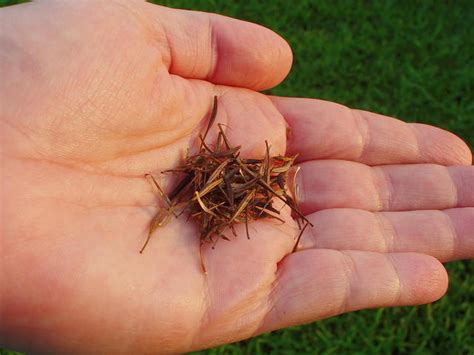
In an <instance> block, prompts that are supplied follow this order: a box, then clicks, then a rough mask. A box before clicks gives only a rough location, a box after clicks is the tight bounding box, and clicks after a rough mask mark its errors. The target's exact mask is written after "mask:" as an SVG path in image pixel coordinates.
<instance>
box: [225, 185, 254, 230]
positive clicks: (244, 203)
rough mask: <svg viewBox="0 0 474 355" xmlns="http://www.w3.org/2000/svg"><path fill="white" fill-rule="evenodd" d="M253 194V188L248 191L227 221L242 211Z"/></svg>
mask: <svg viewBox="0 0 474 355" xmlns="http://www.w3.org/2000/svg"><path fill="white" fill-rule="evenodd" d="M254 196H255V190H252V191H250V192H249V193H248V194H247V196H245V198H244V199H243V200H242V201H241V202H240V204H239V206H238V207H237V209H236V210H235V212H234V215H233V216H232V217H231V218H230V221H229V223H231V222H233V221H234V219H235V218H236V217H237V216H238V215H240V214H241V213H242V211H243V210H244V209H245V208H246V207H247V205H248V203H249V202H250V200H251V199H252V198H253V197H254Z"/></svg>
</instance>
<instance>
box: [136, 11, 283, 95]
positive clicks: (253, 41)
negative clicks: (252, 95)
mask: <svg viewBox="0 0 474 355" xmlns="http://www.w3.org/2000/svg"><path fill="white" fill-rule="evenodd" d="M143 11H144V12H145V13H146V14H147V16H148V19H151V23H152V24H154V25H153V27H154V29H155V30H154V31H155V33H156V35H159V34H161V36H162V37H163V36H164V37H165V38H162V40H164V41H165V47H167V48H165V52H166V50H167V53H165V55H164V58H163V60H164V62H165V64H166V65H167V66H168V68H169V72H170V73H171V74H176V75H179V76H181V77H184V78H188V79H204V80H208V81H210V82H212V83H214V84H221V85H229V86H239V87H244V88H248V89H252V90H264V89H269V88H271V87H273V86H275V85H277V84H278V83H280V82H281V81H282V80H283V79H284V78H285V77H286V75H287V74H288V72H289V70H290V68H291V63H292V53H291V49H290V47H289V45H288V43H287V42H286V41H285V40H284V39H283V38H281V37H280V36H279V35H277V34H276V33H275V32H273V31H271V30H269V29H267V28H265V27H262V26H260V25H256V24H253V23H249V22H245V21H240V20H236V19H233V18H230V17H226V16H221V15H216V14H210V13H205V12H196V11H186V10H178V9H171V8H166V7H162V6H157V5H153V4H149V3H146V5H145V6H144V7H143Z"/></svg>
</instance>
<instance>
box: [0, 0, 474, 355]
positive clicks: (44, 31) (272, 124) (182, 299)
mask: <svg viewBox="0 0 474 355" xmlns="http://www.w3.org/2000/svg"><path fill="white" fill-rule="evenodd" d="M33 12H34V15H33ZM0 16H1V21H2V23H3V24H4V26H5V28H6V29H7V31H4V32H5V33H7V34H8V35H7V36H6V38H5V39H3V42H2V44H1V47H2V48H1V49H0V50H2V58H3V59H2V78H4V79H3V80H2V82H0V90H1V94H2V97H3V99H2V100H4V101H3V102H4V103H7V104H2V107H1V117H0V118H1V123H2V126H3V127H2V188H3V190H2V201H3V202H2V209H3V210H2V221H4V222H3V223H2V251H1V253H2V270H1V274H0V276H1V283H2V289H1V293H0V295H1V298H0V300H1V303H0V315H1V317H2V319H3V322H1V323H0V333H1V334H2V337H3V339H2V340H3V342H6V343H7V344H13V345H17V346H23V347H29V348H32V349H34V350H37V351H38V350H41V349H43V350H52V349H54V350H56V351H60V352H66V351H67V352H70V351H78V352H81V351H86V350H91V349H94V350H96V351H97V350H99V351H102V352H110V351H114V352H115V351H121V352H132V351H133V352H137V351H140V352H150V351H187V350H192V349H198V348H203V347H210V346H212V345H217V344H222V343H227V342H231V341H236V340H239V339H244V338H247V337H250V336H253V335H256V334H259V333H261V332H265V331H270V330H273V329H277V328H281V327H285V326H289V325H293V324H300V323H304V322H309V321H313V320H316V319H320V318H323V317H328V316H331V315H336V314H340V313H343V312H347V311H352V310H356V309H361V308H368V307H379V306H393V305H408V304H419V303H425V302H430V301H433V300H435V299H437V298H439V297H440V296H441V295H442V294H443V293H444V292H445V289H446V285H447V279H446V274H445V270H444V268H443V267H442V265H441V264H440V263H439V262H438V261H437V260H436V259H434V258H433V257H431V256H427V255H424V254H428V255H432V256H434V257H436V258H438V259H439V260H441V261H447V260H454V259H458V258H470V257H472V256H473V254H474V242H473V241H472V240H473V238H472V235H473V231H474V222H473V221H474V218H473V217H474V208H473V207H474V192H473V191H474V189H473V184H474V183H473V180H474V171H473V169H472V166H468V165H469V164H470V163H471V159H472V157H471V153H470V152H469V150H468V148H467V147H466V146H465V144H464V143H462V141H460V140H459V139H458V138H456V137H455V136H453V135H451V134H450V133H447V132H444V131H442V130H439V129H437V128H434V127H429V126H424V125H408V124H405V123H403V122H400V121H397V120H394V119H390V118H387V117H383V116H379V115H375V114H371V113H367V112H362V111H351V110H349V109H347V108H345V107H343V106H340V105H337V104H333V103H328V102H323V101H318V100H307V99H293V98H279V97H267V96H265V95H262V94H260V93H258V92H257V90H262V89H266V88H269V87H272V86H274V85H276V84H277V83H278V82H279V81H281V80H282V79H283V78H284V76H285V75H286V74H287V72H288V70H289V68H290V66H291V52H290V50H289V48H288V46H287V45H286V43H285V42H284V41H283V40H281V39H280V38H279V37H278V36H277V35H275V34H273V33H272V32H270V31H269V30H266V29H264V28H261V27H259V26H256V25H252V24H248V23H243V22H240V21H236V20H232V19H229V18H225V17H220V16H217V15H209V14H203V13H194V12H187V11H178V10H172V9H167V8H163V7H158V6H154V5H150V4H146V3H141V2H136V3H135V2H133V3H132V2H128V1H127V2H125V1H114V2H111V1H107V2H94V3H88V2H76V3H61V2H55V3H43V2H39V3H34V4H28V5H22V6H18V7H13V8H10V9H5V10H2V13H0ZM13 27H15V30H11V29H12V28H13ZM214 95H216V96H218V98H219V112H218V116H217V122H221V123H224V124H225V127H227V128H226V129H227V133H226V134H227V136H228V137H229V140H230V141H231V143H233V144H234V145H237V144H240V145H242V155H245V156H249V157H259V156H262V155H263V154H264V151H265V144H264V141H265V140H268V141H269V142H270V144H271V149H272V150H271V152H272V154H274V155H277V154H283V153H286V154H296V153H299V154H300V155H299V165H300V166H301V171H300V173H299V174H298V175H297V179H296V183H297V186H298V188H297V190H298V192H299V193H298V195H299V198H298V199H299V202H300V206H301V209H302V210H303V212H304V213H305V214H307V216H308V218H309V220H310V221H312V222H313V224H314V228H313V229H308V230H307V231H306V233H305V234H304V235H303V237H302V240H301V243H300V245H299V250H298V251H297V252H296V253H291V251H292V248H293V246H294V243H295V237H296V236H297V234H298V229H297V227H296V225H295V223H294V222H293V221H292V219H291V217H290V214H289V211H287V210H285V209H284V210H283V211H282V213H283V216H284V218H285V219H286V221H287V223H285V224H283V225H282V224H280V223H275V222H273V221H266V220H265V221H257V222H252V223H251V224H250V236H251V239H250V240H247V238H246V237H245V227H242V226H238V227H237V233H238V236H237V237H236V238H233V237H231V241H229V242H227V241H222V242H219V243H218V244H217V245H216V248H215V249H211V248H210V246H209V245H205V247H204V248H203V257H204V260H205V264H206V268H207V270H208V273H207V275H206V274H204V273H203V272H202V270H201V266H200V259H199V243H200V242H199V233H198V227H197V226H196V225H195V224H194V223H193V222H188V221H187V220H186V218H183V217H181V218H178V219H172V220H171V222H170V223H168V224H167V225H165V226H163V227H160V228H159V229H157V230H156V232H155V233H154V235H153V236H152V239H151V241H150V243H149V245H148V246H147V248H146V249H145V251H144V253H143V254H140V253H139V250H140V248H141V246H142V244H143V242H144V241H145V238H146V235H147V229H148V226H149V223H150V221H151V219H152V217H153V215H154V214H155V213H156V211H157V209H158V208H159V206H160V203H161V201H160V198H159V196H158V195H157V193H156V191H154V189H153V186H152V185H151V184H150V183H149V181H147V180H146V179H145V178H144V174H145V173H152V174H155V175H156V176H157V178H158V179H159V181H160V183H161V184H162V185H163V186H164V187H165V189H169V188H170V187H171V186H172V185H173V183H174V181H172V179H171V178H170V177H169V176H164V175H161V174H160V172H161V171H162V170H165V169H169V168H172V167H174V166H176V165H178V164H179V163H180V162H181V161H182V159H183V157H184V156H185V154H186V152H187V149H188V148H190V149H191V150H192V149H193V147H195V144H196V143H197V140H196V137H197V135H198V133H199V132H200V131H201V130H202V129H203V127H205V125H206V123H207V118H208V116H209V111H210V109H211V105H212V97H213V96H214ZM212 136H215V131H213V130H211V134H210V137H211V139H212ZM408 164H409V165H408ZM451 165H456V166H451ZM463 165H464V166H463ZM447 166H451V167H447ZM231 235H232V233H231ZM406 252H419V253H424V254H416V253H406Z"/></svg>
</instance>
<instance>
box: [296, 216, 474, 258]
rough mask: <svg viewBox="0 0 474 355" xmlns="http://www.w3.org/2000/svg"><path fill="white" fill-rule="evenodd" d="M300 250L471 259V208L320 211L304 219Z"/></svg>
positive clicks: (473, 231)
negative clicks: (306, 224)
mask: <svg viewBox="0 0 474 355" xmlns="http://www.w3.org/2000/svg"><path fill="white" fill-rule="evenodd" d="M307 217H308V219H309V221H310V222H312V223H313V224H314V228H308V229H306V233H305V234H304V235H303V236H302V238H301V241H300V243H299V249H301V250H304V249H309V248H318V249H336V250H361V251H373V252H381V253H392V252H395V253H400V252H416V253H423V254H428V255H431V256H433V257H435V258H437V259H438V260H440V261H442V262H446V261H452V260H457V259H469V258H474V208H472V207H471V208H454V209H450V210H444V211H411V212H379V213H372V212H368V211H363V210H356V209H331V210H323V211H319V212H316V213H313V214H311V215H309V216H307Z"/></svg>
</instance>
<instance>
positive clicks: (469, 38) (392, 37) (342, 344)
mask: <svg viewBox="0 0 474 355" xmlns="http://www.w3.org/2000/svg"><path fill="white" fill-rule="evenodd" d="M7 3H12V2H11V1H5V0H0V5H6V4H7ZM159 3H161V4H165V5H169V6H173V7H182V8H187V9H197V10H201V11H211V12H217V13H221V14H224V15H228V16H232V17H236V18H240V19H244V20H248V21H252V22H257V23H259V24H262V25H264V26H267V27H269V28H271V29H273V30H275V31H276V32H278V33H280V34H281V35H282V36H283V37H285V38H286V39H287V40H288V41H289V43H290V44H291V46H292V48H293V51H294V57H295V61H294V66H293V69H292V72H291V74H290V75H289V77H288V78H287V79H286V80H285V82H283V83H282V84H281V85H280V86H279V87H277V88H275V89H272V90H271V93H272V94H277V95H285V96H305V97H317V98H323V99H326V100H331V101H336V102H340V103H343V104H345V105H348V106H351V107H357V108H361V109H366V110H370V111H375V112H379V113H383V114H386V115H390V116H395V117H400V118H403V119H404V120H406V121H417V122H424V123H428V124H433V125H436V126H440V127H443V128H446V129H448V130H450V131H452V132H454V133H456V134H457V135H459V136H461V137H462V138H464V139H465V140H466V141H467V142H468V143H469V144H470V146H471V148H472V147H473V146H474V92H473V84H474V30H473V26H472V24H473V23H474V6H473V3H472V1H470V0H467V1H457V2H456V3H455V5H454V2H453V3H451V4H450V5H449V4H448V2H441V1H389V0H385V1H378V2H377V3H375V4H371V5H369V2H363V1H349V0H338V1H331V0H324V1H322V0H320V1H313V0H310V1H303V0H299V1H297V2H290V1H287V0H272V1H270V0H269V1H225V0H223V1H217V0H214V1H213V0H182V1H159ZM447 267H448V271H449V274H450V288H449V291H448V294H447V296H445V297H444V298H443V299H442V300H440V301H438V302H436V303H434V304H431V305H426V306H419V307H400V308H391V309H378V310H367V311H361V312H356V313H351V314H346V315H343V316H340V317H336V318H332V319H327V320H323V321H319V322H316V323H313V324H310V325H306V326H300V327H294V328H290V329H285V330H281V331H277V332H274V333H271V334H265V335H262V336H259V337H257V338H254V339H250V340H248V341H244V342H240V343H236V344H231V345H226V346H222V347H219V348H216V349H212V350H208V351H206V352H202V353H209V354H241V353H246V354H254V353H255V354H264V353H265V354H267V353H275V354H278V353H301V352H302V353H324V354H331V353H335V354H340V353H361V354H362V353H364V354H366V353H369V354H370V353H377V354H378V353H384V354H391V353H415V354H432V353H435V354H436V353H440V354H448V353H449V354H473V353H474V334H473V331H472V329H471V328H472V327H474V310H473V308H474V307H473V305H474V262H473V261H463V262H456V263H451V264H449V265H447ZM469 329H471V330H469ZM0 354H5V352H4V351H3V352H2V351H1V350H0Z"/></svg>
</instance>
